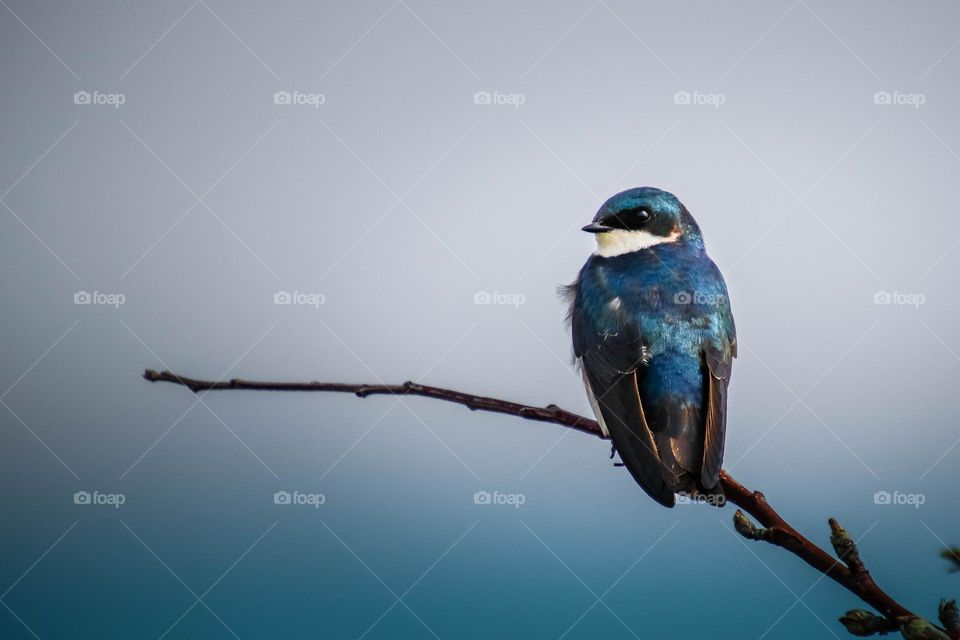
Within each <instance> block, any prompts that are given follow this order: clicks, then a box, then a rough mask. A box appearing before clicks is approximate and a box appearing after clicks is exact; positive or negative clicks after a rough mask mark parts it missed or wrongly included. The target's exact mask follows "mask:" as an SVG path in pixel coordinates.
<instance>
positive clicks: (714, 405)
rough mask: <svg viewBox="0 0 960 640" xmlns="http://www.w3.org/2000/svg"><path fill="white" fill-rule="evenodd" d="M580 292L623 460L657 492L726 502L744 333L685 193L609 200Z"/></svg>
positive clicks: (591, 388) (597, 219)
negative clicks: (736, 369)
mask: <svg viewBox="0 0 960 640" xmlns="http://www.w3.org/2000/svg"><path fill="white" fill-rule="evenodd" d="M583 231H586V232H588V233H591V234H594V236H595V237H596V242H597V249H596V251H595V252H594V253H593V254H592V255H590V257H589V258H587V261H586V263H585V264H584V265H583V267H582V268H581V270H580V272H579V274H578V276H577V278H576V280H575V281H574V282H573V284H571V285H569V286H567V287H565V288H564V289H565V290H564V292H563V293H564V294H565V295H566V297H567V298H568V300H569V305H570V306H569V313H568V321H569V324H570V328H571V332H572V339H573V353H574V357H575V364H576V366H577V368H578V369H579V370H580V373H581V374H582V377H583V382H584V385H585V387H586V393H587V397H588V400H589V402H590V405H591V408H592V409H593V412H594V414H595V415H596V418H597V422H598V423H599V425H600V428H601V429H602V431H603V433H604V434H605V435H606V436H608V437H609V438H610V439H611V440H612V442H613V447H614V449H615V450H616V452H617V453H618V454H619V456H620V460H621V461H622V465H623V466H625V467H626V468H627V470H628V471H629V472H630V474H631V475H632V476H633V479H634V480H635V481H636V482H637V484H639V485H640V487H641V488H642V489H643V490H644V491H645V492H646V493H647V494H648V495H649V496H650V497H651V498H653V499H654V500H656V501H657V502H658V503H660V504H662V505H663V506H665V507H673V506H674V504H675V503H676V495H677V494H680V495H681V496H686V497H688V498H691V499H692V498H697V499H700V500H703V501H705V502H709V503H710V504H715V505H717V506H722V504H723V502H724V494H723V488H722V486H721V485H720V482H719V479H720V469H721V465H722V462H723V448H724V440H725V436H726V413H727V389H728V385H729V383H730V375H731V370H732V362H733V359H734V358H735V357H736V355H737V336H736V328H735V326H734V321H733V314H732V312H731V309H730V302H729V296H728V294H727V286H726V283H725V282H724V280H723V276H722V275H721V273H720V270H719V269H718V268H717V266H716V265H715V264H714V262H713V261H712V260H711V259H710V257H709V256H708V255H707V252H706V249H705V246H704V242H703V235H702V234H701V232H700V227H699V226H698V225H697V223H696V221H695V220H694V219H693V216H692V215H691V214H690V212H689V211H688V210H687V208H686V207H685V206H684V205H683V204H682V203H681V202H680V200H678V199H677V197H676V196H675V195H673V194H672V193H669V192H667V191H663V190H661V189H658V188H655V187H636V188H633V189H628V190H626V191H622V192H620V193H618V194H616V195H614V196H612V197H610V198H609V199H608V200H607V201H606V202H604V203H603V205H602V206H601V207H600V209H599V210H598V211H597V214H596V216H594V218H593V221H592V222H591V223H590V224H588V225H586V226H585V227H583Z"/></svg>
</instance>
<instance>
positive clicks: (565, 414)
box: [143, 369, 943, 635]
mask: <svg viewBox="0 0 960 640" xmlns="http://www.w3.org/2000/svg"><path fill="white" fill-rule="evenodd" d="M143 377H144V378H146V379H147V380H149V381H150V382H170V383H173V384H178V385H182V386H184V387H187V388H188V389H190V390H191V391H193V392H194V393H198V392H201V391H218V390H226V389H247V390H254V391H326V392H335V393H352V394H354V395H356V396H357V397H358V398H366V397H367V396H372V395H400V396H404V395H409V396H423V397H426V398H433V399H435V400H443V401H444V402H452V403H454V404H459V405H463V406H465V407H467V408H468V409H470V410H471V411H490V412H494V413H503V414H506V415H512V416H517V417H519V418H524V419H527V420H536V421H539V422H549V423H552V424H558V425H561V426H564V427H568V428H571V429H575V430H577V431H580V432H582V433H588V434H590V435H593V436H596V437H599V438H601V439H606V436H604V435H603V432H602V431H601V430H600V425H599V424H597V421H596V420H592V419H590V418H586V417H584V416H580V415H577V414H575V413H571V412H569V411H565V410H563V409H561V408H560V407H558V406H556V405H553V404H551V405H547V406H546V407H532V406H529V405H525V404H519V403H516V402H509V401H507V400H500V399H497V398H489V397H486V396H476V395H473V394H469V393H463V392H461V391H454V390H451V389H444V388H441V387H431V386H427V385H422V384H418V383H416V382H410V381H407V382H404V383H403V384H396V385H389V384H346V383H340V382H258V381H252V380H241V379H239V378H234V379H232V380H225V381H216V382H213V381H209V380H197V379H194V378H187V377H184V376H180V375H176V374H174V373H171V372H169V371H160V372H157V371H154V370H152V369H147V370H146V371H145V372H144V374H143ZM720 483H721V485H722V486H723V491H724V493H725V494H726V500H727V501H728V502H732V503H733V504H735V505H737V506H738V507H740V508H741V509H742V510H743V511H746V512H747V513H749V514H750V515H751V516H753V517H754V518H756V520H757V521H758V522H759V523H760V525H761V527H757V526H756V525H754V524H753V523H751V522H750V520H749V518H747V516H746V515H745V514H744V513H743V511H740V510H737V512H736V513H735V514H734V518H733V520H734V526H735V528H736V530H737V532H738V533H740V535H742V536H744V537H745V538H747V539H750V540H763V541H765V542H768V543H770V544H773V545H775V546H778V547H781V548H783V549H786V550H787V551H790V552H791V553H793V554H795V555H796V556H797V557H799V558H800V559H801V560H803V561H804V562H806V563H807V564H808V565H810V566H811V567H813V568H814V569H816V570H817V571H818V572H820V573H823V574H825V575H826V576H827V577H829V578H831V579H832V580H834V581H835V582H837V583H838V584H840V585H841V586H843V587H844V588H846V589H847V590H848V591H850V592H851V593H853V594H854V595H856V596H857V597H858V598H860V599H861V600H863V601H864V602H866V603H867V604H869V605H870V606H872V607H874V608H875V609H876V610H877V611H879V612H880V613H881V614H882V616H883V617H882V618H880V617H877V616H874V615H873V614H871V613H870V612H868V611H862V610H854V611H850V612H848V613H847V615H846V616H844V617H843V618H841V619H840V620H841V622H842V623H843V624H844V626H846V627H847V630H848V631H850V632H851V633H853V634H855V635H873V634H874V633H888V632H890V631H895V630H897V629H902V630H903V632H904V634H905V635H907V634H909V633H911V632H912V631H913V629H912V627H915V626H917V625H918V624H919V623H920V622H921V621H922V622H923V623H926V624H929V623H927V622H926V621H925V620H923V619H922V618H920V617H919V616H917V615H916V614H914V613H912V612H911V611H910V610H908V609H907V608H906V607H904V606H903V605H901V604H900V603H898V602H897V601H896V600H894V599H893V598H892V597H891V596H889V595H888V594H887V593H886V592H884V591H883V590H882V589H881V588H880V587H879V586H878V585H877V584H876V582H874V580H873V578H872V577H871V576H870V572H869V571H867V569H866V567H865V566H864V564H863V561H862V560H861V559H860V555H859V553H858V551H857V548H856V544H855V543H854V541H853V539H852V538H851V537H850V536H849V534H847V532H846V531H845V530H844V529H843V528H842V527H840V525H839V524H838V523H837V521H836V520H833V519H830V521H829V524H830V528H831V530H832V535H831V543H832V545H833V547H834V550H835V551H836V553H837V555H838V557H839V558H840V559H839V560H838V559H835V558H834V557H833V556H831V555H830V554H829V553H827V552H826V551H824V550H823V549H821V548H820V547H818V546H817V545H815V544H813V543H812V542H810V541H809V540H808V539H807V538H805V537H804V536H802V535H801V534H800V533H799V532H798V531H797V530H796V529H794V528H793V527H792V526H790V524H789V523H788V522H787V521H786V520H784V519H783V517H781V516H780V514H779V513H777V512H776V510H774V508H773V507H771V506H770V504H769V503H768V502H767V499H766V498H765V497H764V495H763V494H762V493H760V492H759V491H750V490H749V489H747V488H746V487H745V486H743V485H742V484H740V483H739V482H737V481H736V480H735V479H734V478H733V476H731V475H730V474H728V473H727V472H726V471H721V472H720ZM931 627H932V625H931ZM934 630H935V631H943V630H941V629H937V628H934Z"/></svg>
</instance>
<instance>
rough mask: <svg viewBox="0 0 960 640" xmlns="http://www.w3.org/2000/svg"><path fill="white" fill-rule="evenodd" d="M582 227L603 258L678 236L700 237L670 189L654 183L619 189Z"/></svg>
mask: <svg viewBox="0 0 960 640" xmlns="http://www.w3.org/2000/svg"><path fill="white" fill-rule="evenodd" d="M583 230H584V231H587V232H589V233H593V234H595V235H596V237H597V247H598V249H597V253H598V254H599V255H601V256H603V257H605V258H609V257H612V256H619V255H622V254H624V253H631V252H633V251H639V250H641V249H647V248H649V247H652V246H654V245H658V244H663V243H665V242H676V241H677V240H679V239H680V238H681V237H684V238H685V239H690V240H698V239H699V237H700V230H699V229H698V228H697V224H696V222H694V221H693V217H692V216H691V215H690V213H689V212H688V211H687V209H686V207H684V206H683V204H682V203H681V202H680V201H679V200H678V199H677V197H676V196H675V195H673V194H672V193H668V192H666V191H662V190H660V189H657V188H655V187H636V188H634V189H627V190H626V191H621V192H620V193H618V194H617V195H615V196H613V197H611V198H610V199H609V200H607V201H606V202H604V203H603V206H602V207H600V210H599V211H597V215H596V216H594V218H593V222H591V223H590V224H588V225H587V226H585V227H584V228H583Z"/></svg>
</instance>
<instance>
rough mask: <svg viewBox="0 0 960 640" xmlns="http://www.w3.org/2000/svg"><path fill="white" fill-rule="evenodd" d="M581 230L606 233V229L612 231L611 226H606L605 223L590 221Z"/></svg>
mask: <svg viewBox="0 0 960 640" xmlns="http://www.w3.org/2000/svg"><path fill="white" fill-rule="evenodd" d="M582 231H586V232H587V233H606V232H607V231H613V227H608V226H607V225H605V224H600V223H599V222H591V223H590V224H588V225H587V226H585V227H584V228H583V229H582Z"/></svg>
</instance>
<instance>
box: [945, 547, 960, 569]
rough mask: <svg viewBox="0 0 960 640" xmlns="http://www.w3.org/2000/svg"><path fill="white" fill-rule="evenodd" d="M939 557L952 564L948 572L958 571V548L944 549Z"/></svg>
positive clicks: (959, 549) (959, 564)
mask: <svg viewBox="0 0 960 640" xmlns="http://www.w3.org/2000/svg"><path fill="white" fill-rule="evenodd" d="M940 557H942V558H943V559H944V560H949V561H950V562H952V563H953V566H952V567H950V569H949V570H948V571H949V572H950V573H956V572H957V571H960V547H953V548H952V549H944V550H943V551H941V552H940Z"/></svg>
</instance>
